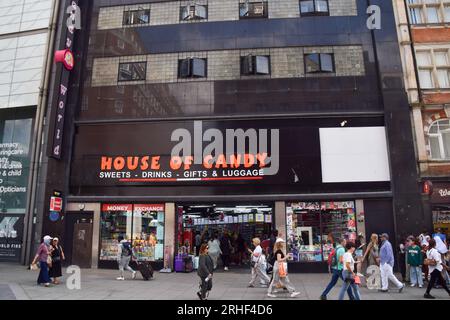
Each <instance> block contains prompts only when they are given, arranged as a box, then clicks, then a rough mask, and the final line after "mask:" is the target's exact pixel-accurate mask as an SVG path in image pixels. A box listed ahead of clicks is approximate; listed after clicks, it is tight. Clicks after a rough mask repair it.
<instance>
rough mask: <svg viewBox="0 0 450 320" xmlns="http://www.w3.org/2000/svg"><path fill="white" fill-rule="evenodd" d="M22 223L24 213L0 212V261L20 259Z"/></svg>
mask: <svg viewBox="0 0 450 320" xmlns="http://www.w3.org/2000/svg"><path fill="white" fill-rule="evenodd" d="M23 223H24V215H19V214H18V215H10V214H0V261H11V262H17V261H19V260H20V253H21V250H22V235H23Z"/></svg>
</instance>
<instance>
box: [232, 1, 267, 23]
mask: <svg viewBox="0 0 450 320" xmlns="http://www.w3.org/2000/svg"><path fill="white" fill-rule="evenodd" d="M268 13H269V10H268V5H267V1H256V2H249V1H248V0H247V1H246V2H244V3H241V4H239V17H240V19H247V18H267V17H268Z"/></svg>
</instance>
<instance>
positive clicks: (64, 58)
mask: <svg viewBox="0 0 450 320" xmlns="http://www.w3.org/2000/svg"><path fill="white" fill-rule="evenodd" d="M66 13H67V14H69V15H70V16H69V17H68V18H67V21H66V24H67V29H66V32H65V41H64V49H62V50H58V51H56V53H55V63H62V64H63V66H64V67H63V68H62V69H61V74H60V80H59V87H58V99H57V101H56V116H55V126H54V132H53V143H52V150H51V154H50V156H51V157H53V158H55V159H61V152H62V143H63V134H64V116H65V113H66V104H67V94H68V88H69V80H70V72H71V71H72V69H73V68H74V67H75V56H74V54H73V42H74V36H75V31H76V30H77V29H78V30H79V29H81V26H80V23H81V10H80V7H78V0H76V1H70V3H69V5H68V7H67V10H66Z"/></svg>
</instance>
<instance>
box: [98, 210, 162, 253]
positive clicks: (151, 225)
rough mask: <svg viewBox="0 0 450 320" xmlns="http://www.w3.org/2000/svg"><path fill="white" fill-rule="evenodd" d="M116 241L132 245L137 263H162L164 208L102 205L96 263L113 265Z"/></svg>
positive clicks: (116, 246)
mask: <svg viewBox="0 0 450 320" xmlns="http://www.w3.org/2000/svg"><path fill="white" fill-rule="evenodd" d="M119 237H123V238H124V239H125V240H128V241H129V242H130V243H131V244H132V249H133V256H134V257H135V258H136V259H137V260H138V261H161V260H163V259H164V205H159V204H158V205H153V204H150V205H148V204H143V205H139V204H137V205H131V204H104V205H103V206H102V213H101V250H100V261H116V260H117V255H118V249H119V248H118V245H119V241H118V239H119Z"/></svg>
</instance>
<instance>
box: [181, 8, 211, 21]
mask: <svg viewBox="0 0 450 320" xmlns="http://www.w3.org/2000/svg"><path fill="white" fill-rule="evenodd" d="M207 17H208V8H207V6H202V5H198V4H196V5H190V6H184V7H181V8H180V20H182V21H189V20H203V19H206V18H207Z"/></svg>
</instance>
